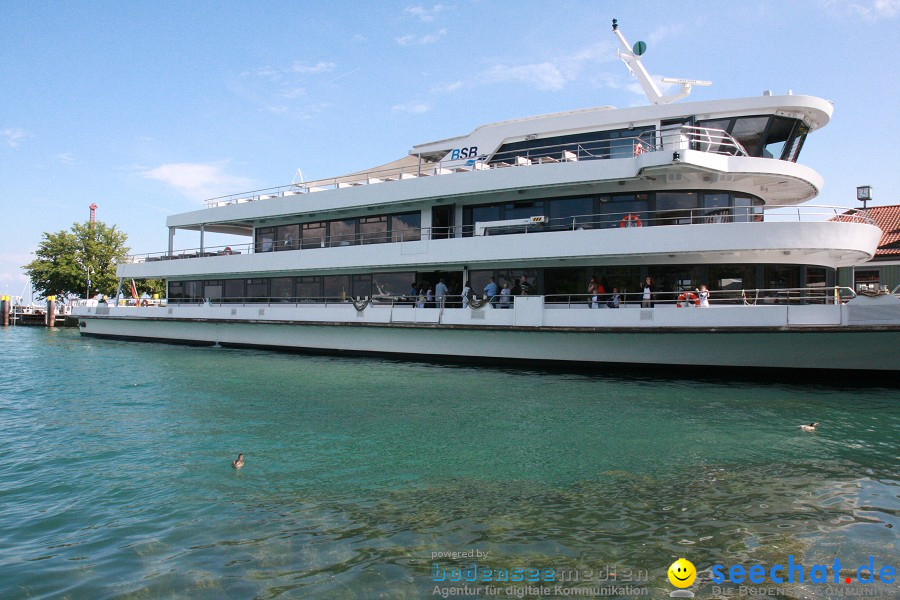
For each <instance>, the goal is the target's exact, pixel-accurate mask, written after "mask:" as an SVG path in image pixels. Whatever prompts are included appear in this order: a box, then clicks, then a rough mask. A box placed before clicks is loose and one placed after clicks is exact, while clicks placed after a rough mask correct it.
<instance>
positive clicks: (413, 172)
mask: <svg viewBox="0 0 900 600" xmlns="http://www.w3.org/2000/svg"><path fill="white" fill-rule="evenodd" d="M677 150H698V151H700V152H708V153H711V154H724V155H729V156H747V151H746V150H745V149H744V147H743V146H741V143H740V142H738V141H737V140H736V139H734V138H733V137H731V135H729V134H728V133H726V132H725V131H723V130H721V129H710V128H707V127H693V126H687V125H682V126H678V125H676V126H672V127H662V128H660V129H658V130H653V131H648V132H644V133H642V134H640V135H635V136H632V137H622V138H615V139H609V138H603V137H598V138H597V139H595V140H585V141H581V142H579V143H577V144H573V143H567V144H566V143H564V144H552V145H547V146H538V147H532V148H528V149H527V150H515V151H509V152H503V153H495V154H493V155H490V156H487V155H482V156H479V157H472V158H469V159H452V160H445V161H439V162H431V161H427V160H425V159H422V158H421V157H420V159H419V163H418V164H417V165H412V166H403V167H393V168H389V169H374V170H371V171H364V172H362V173H353V174H350V175H342V176H339V177H331V178H328V179H317V180H315V181H308V182H300V183H291V184H288V185H281V186H276V187H269V188H263V189H257V190H252V191H248V192H240V193H236V194H228V195H227V196H218V197H215V198H210V199H208V200H207V201H206V206H207V207H208V208H215V207H219V206H228V205H231V204H242V203H244V202H254V201H258V200H270V199H272V198H283V197H285V196H300V195H304V194H310V193H315V192H321V191H324V190H329V189H338V188H347V187H359V186H363V185H371V184H376V183H385V182H392V181H400V180H403V179H415V178H418V177H429V176H434V175H452V174H459V173H469V172H474V171H484V170H490V169H500V168H507V167H525V166H533V165H544V164H552V163H560V162H578V161H586V160H608V159H616V158H634V157H636V156H639V155H641V154H644V153H649V152H660V151H670V152H671V151H677Z"/></svg>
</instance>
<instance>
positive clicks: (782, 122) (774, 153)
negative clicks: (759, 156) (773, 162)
mask: <svg viewBox="0 0 900 600" xmlns="http://www.w3.org/2000/svg"><path fill="white" fill-rule="evenodd" d="M796 122H797V120H796V119H788V118H786V117H775V118H774V119H772V124H771V125H769V131H768V133H767V134H766V148H765V150H764V151H763V157H764V158H781V157H782V155H783V154H784V148H785V144H786V143H787V141H788V139H790V137H791V132H792V131H793V129H794V123H796Z"/></svg>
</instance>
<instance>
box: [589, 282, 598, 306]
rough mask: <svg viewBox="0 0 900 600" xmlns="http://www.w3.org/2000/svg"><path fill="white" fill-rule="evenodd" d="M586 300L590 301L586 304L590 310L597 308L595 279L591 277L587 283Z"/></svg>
mask: <svg viewBox="0 0 900 600" xmlns="http://www.w3.org/2000/svg"><path fill="white" fill-rule="evenodd" d="M587 293H588V298H590V301H589V302H588V306H590V307H591V308H597V278H596V277H591V281H590V282H589V283H588V288H587Z"/></svg>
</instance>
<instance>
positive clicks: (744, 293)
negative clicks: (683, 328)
mask: <svg viewBox="0 0 900 600" xmlns="http://www.w3.org/2000/svg"><path fill="white" fill-rule="evenodd" d="M616 295H617V296H619V307H625V306H641V305H643V304H645V303H647V304H649V305H650V307H651V308H652V307H656V306H676V307H677V306H681V307H696V306H699V305H700V303H701V294H700V290H699V289H697V288H687V289H683V290H679V291H671V292H669V291H666V292H657V291H654V292H653V293H652V294H651V297H650V299H649V300H645V299H644V294H643V292H640V291H639V292H627V291H622V292H619V293H617V294H613V293H611V292H606V293H604V294H551V295H547V296H545V297H544V303H545V304H548V305H557V306H566V307H569V308H572V307H584V306H590V307H592V308H609V307H610V306H609V303H610V302H611V301H613V296H616ZM855 297H856V293H855V292H854V291H853V290H852V289H851V288H849V287H844V286H831V287H824V286H823V287H805V288H742V289H735V290H727V289H725V290H709V291H708V301H709V305H710V306H711V307H712V306H717V305H718V306H725V305H729V306H734V305H744V306H756V305H760V306H763V305H778V304H843V303H845V302H847V301H849V300H852V299H853V298H855Z"/></svg>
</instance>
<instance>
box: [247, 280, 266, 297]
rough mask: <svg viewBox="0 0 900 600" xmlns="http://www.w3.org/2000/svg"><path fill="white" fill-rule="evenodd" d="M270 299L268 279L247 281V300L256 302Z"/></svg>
mask: <svg viewBox="0 0 900 600" xmlns="http://www.w3.org/2000/svg"><path fill="white" fill-rule="evenodd" d="M268 297H269V280H268V279H248V280H247V298H252V299H255V300H263V299H267V298H268Z"/></svg>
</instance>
